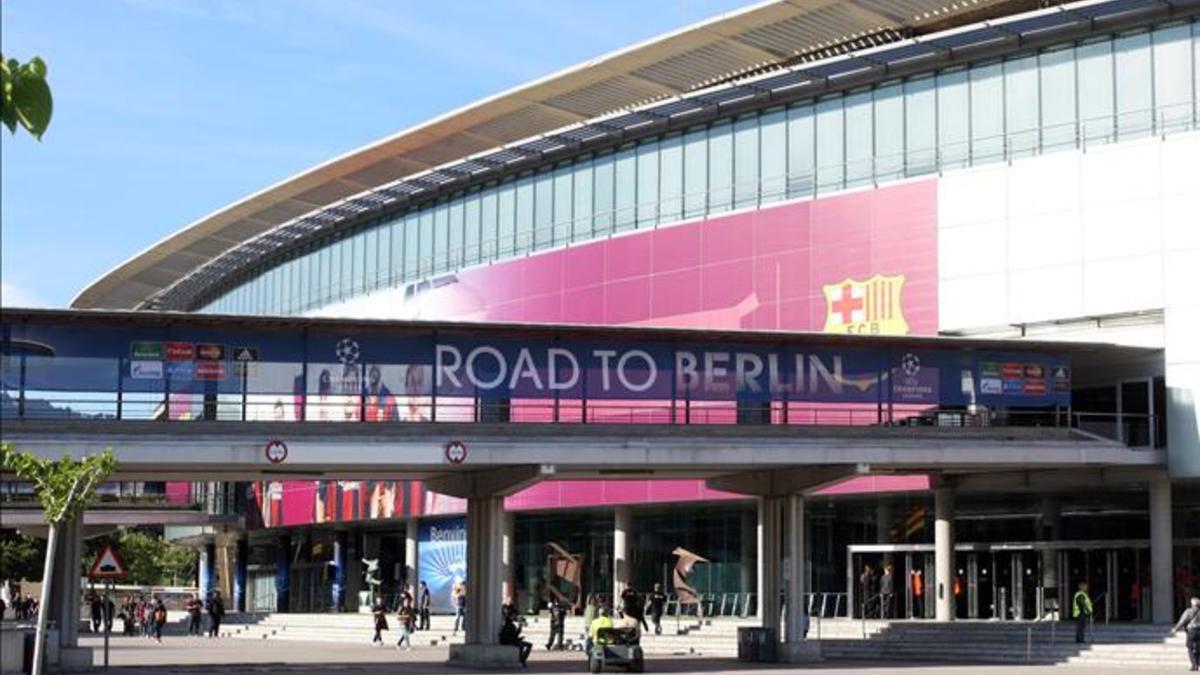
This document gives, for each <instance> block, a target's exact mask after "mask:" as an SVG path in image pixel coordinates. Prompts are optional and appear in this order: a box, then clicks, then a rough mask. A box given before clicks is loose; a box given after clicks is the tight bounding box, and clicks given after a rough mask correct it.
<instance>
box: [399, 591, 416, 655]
mask: <svg viewBox="0 0 1200 675" xmlns="http://www.w3.org/2000/svg"><path fill="white" fill-rule="evenodd" d="M401 602H402V603H403V604H401V605H400V612H399V613H398V614H397V615H396V621H397V623H399V624H400V625H399V628H398V629H397V630H399V631H400V639H399V640H396V649H400V648H401V647H402V646H403V647H404V649H405V650H406V651H412V633H413V627H414V625H415V621H416V617H414V616H413V606H412V600H411V599H409V598H405V599H404V600H402V601H401Z"/></svg>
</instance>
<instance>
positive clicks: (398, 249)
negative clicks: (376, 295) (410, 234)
mask: <svg viewBox="0 0 1200 675" xmlns="http://www.w3.org/2000/svg"><path fill="white" fill-rule="evenodd" d="M389 229H391V231H392V259H391V264H390V265H389V266H388V285H389V286H399V285H400V281H401V280H402V279H404V217H403V216H397V217H396V219H395V220H393V221H392V225H391V227H390V228H389Z"/></svg>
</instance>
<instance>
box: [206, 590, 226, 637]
mask: <svg viewBox="0 0 1200 675" xmlns="http://www.w3.org/2000/svg"><path fill="white" fill-rule="evenodd" d="M224 616H225V601H224V600H222V599H221V591H213V594H212V599H211V600H209V601H208V637H210V638H215V637H221V619H222V618H224Z"/></svg>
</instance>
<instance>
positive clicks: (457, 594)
mask: <svg viewBox="0 0 1200 675" xmlns="http://www.w3.org/2000/svg"><path fill="white" fill-rule="evenodd" d="M450 597H451V599H452V600H453V602H454V633H453V634H454V635H458V629H459V627H460V626H461V627H462V628H463V629H464V630H465V629H466V627H467V625H466V624H467V621H466V613H467V586H466V584H464V583H463V582H461V581H457V582H455V583H454V589H453V590H452V591H451V592H450Z"/></svg>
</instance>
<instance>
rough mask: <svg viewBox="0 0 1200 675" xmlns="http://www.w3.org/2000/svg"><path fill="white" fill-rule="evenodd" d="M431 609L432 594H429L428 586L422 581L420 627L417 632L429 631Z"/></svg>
mask: <svg viewBox="0 0 1200 675" xmlns="http://www.w3.org/2000/svg"><path fill="white" fill-rule="evenodd" d="M432 609H433V594H432V593H430V592H429V585H428V584H426V583H425V582H424V581H422V582H421V625H420V626H418V627H417V628H418V630H429V612H430V610H432Z"/></svg>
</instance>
